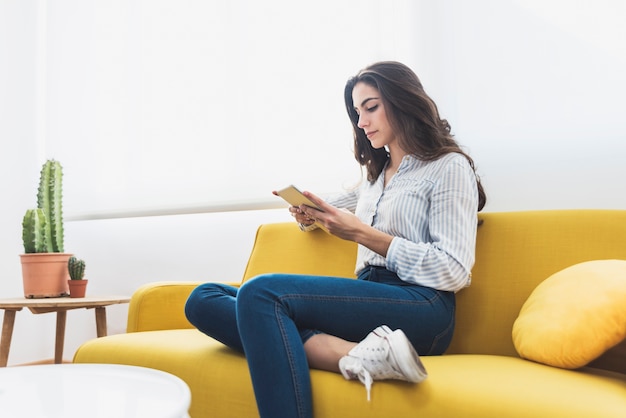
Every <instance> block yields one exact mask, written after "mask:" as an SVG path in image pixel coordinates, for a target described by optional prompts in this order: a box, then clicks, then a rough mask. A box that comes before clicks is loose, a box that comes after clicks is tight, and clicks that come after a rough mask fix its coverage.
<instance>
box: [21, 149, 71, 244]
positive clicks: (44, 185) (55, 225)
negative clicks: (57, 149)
mask: <svg viewBox="0 0 626 418" xmlns="http://www.w3.org/2000/svg"><path fill="white" fill-rule="evenodd" d="M62 192H63V171H62V167H61V164H60V163H59V162H58V161H55V160H48V161H46V162H45V163H44V165H43V167H42V169H41V177H40V179H39V190H38V192H37V208H38V210H41V212H39V211H38V210H36V209H29V210H27V211H26V215H25V216H24V221H23V223H22V226H23V231H22V238H23V240H24V251H25V252H26V253H62V252H63V251H64V248H63V206H62V197H63V195H62ZM42 213H43V217H44V218H45V219H44V220H43V221H42V220H41V219H40V218H41V214H42ZM33 228H38V229H37V230H34V229H33ZM42 243H43V245H41V244H42Z"/></svg>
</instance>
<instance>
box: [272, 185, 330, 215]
mask: <svg viewBox="0 0 626 418" xmlns="http://www.w3.org/2000/svg"><path fill="white" fill-rule="evenodd" d="M276 193H278V195H279V196H280V197H282V198H283V199H285V201H286V202H287V203H289V204H290V205H291V206H300V205H307V206H310V207H312V208H315V209H317V210H322V209H320V208H319V207H317V205H316V204H315V203H313V202H312V201H311V200H310V199H309V198H308V197H306V196H305V195H303V194H302V192H301V191H300V190H298V188H297V187H296V186H294V185H293V184H292V185H290V186H287V187H285V188H284V189H281V190H278V191H277V192H276ZM322 212H323V211H322Z"/></svg>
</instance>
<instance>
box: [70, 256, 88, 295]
mask: <svg viewBox="0 0 626 418" xmlns="http://www.w3.org/2000/svg"><path fill="white" fill-rule="evenodd" d="M67 271H68V272H69V274H70V280H68V281H67V284H68V285H69V287H70V297H71V298H84V297H85V293H86V290H87V280H86V279H84V277H85V261H84V260H81V259H78V258H76V257H74V256H71V257H70V258H69V259H68V260H67Z"/></svg>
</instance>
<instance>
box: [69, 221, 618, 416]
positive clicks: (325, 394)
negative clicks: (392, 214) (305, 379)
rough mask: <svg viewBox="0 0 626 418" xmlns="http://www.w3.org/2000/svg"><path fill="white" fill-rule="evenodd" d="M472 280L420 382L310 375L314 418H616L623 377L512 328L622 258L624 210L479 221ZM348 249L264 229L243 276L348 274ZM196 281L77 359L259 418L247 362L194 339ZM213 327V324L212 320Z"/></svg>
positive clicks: (169, 291) (225, 411) (315, 235)
mask: <svg viewBox="0 0 626 418" xmlns="http://www.w3.org/2000/svg"><path fill="white" fill-rule="evenodd" d="M480 219H481V220H482V221H483V222H482V225H481V226H480V227H479V232H478V241H477V254H476V255H477V259H476V265H475V267H474V270H473V284H472V285H471V286H470V287H469V288H467V289H464V290H462V291H461V292H459V293H458V294H457V328H456V331H455V335H454V338H453V341H452V344H451V346H450V348H449V350H448V351H447V352H446V354H445V355H443V356H433V357H423V362H424V364H425V366H426V368H427V370H428V372H429V377H428V379H426V380H425V381H424V382H422V383H420V384H410V383H405V382H399V381H381V382H375V383H374V385H373V388H372V399H371V401H370V402H368V401H367V400H366V396H365V390H364V388H363V386H362V385H361V384H360V383H358V382H357V381H346V380H344V378H343V377H342V376H341V375H339V374H334V373H329V372H323V371H319V370H312V371H311V379H312V386H313V397H314V410H315V416H316V417H318V418H345V417H360V418H361V417H394V418H402V417H446V418H455V417H480V418H487V417H494V418H503V417H523V418H528V417H533V418H536V417H550V418H554V417H567V418H573V417H585V418H589V417H594V418H598V417H622V418H623V417H624V416H626V374H622V373H617V372H615V371H608V370H602V369H598V368H591V367H584V368H581V369H576V370H566V369H561V368H556V367H552V366H547V365H544V364H540V363H536V362H532V361H529V360H525V359H522V358H520V357H519V356H518V354H517V352H516V349H515V346H514V344H513V342H512V337H511V332H512V326H513V323H514V321H515V319H516V318H517V316H518V314H519V311H520V308H521V306H522V305H523V304H524V302H525V301H526V299H527V298H528V296H529V295H530V294H531V292H532V291H533V289H534V288H535V287H536V286H537V285H538V284H539V283H540V282H542V281H543V280H544V279H546V278H547V277H549V276H550V275H552V274H553V273H555V272H557V271H560V270H562V269H564V268H565V267H568V266H571V265H573V264H576V263H580V262H583V261H587V260H598V259H621V260H626V211H619V210H554V211H527V212H502V213H484V214H480ZM355 254H356V246H355V245H354V244H353V243H350V242H347V241H342V240H339V239H337V238H334V237H332V236H330V235H328V234H326V233H325V232H324V231H321V230H317V231H313V232H309V233H303V232H301V231H299V230H298V228H297V227H296V225H295V223H277V224H267V225H261V226H260V227H259V229H258V231H257V236H256V240H255V244H254V247H253V250H252V253H251V255H250V259H249V261H248V265H247V268H246V270H245V274H244V278H243V280H246V279H248V278H250V277H254V276H255V275H258V274H261V273H265V272H291V273H303V274H307V273H315V274H328V275H337V276H344V277H354V274H353V266H354V259H355ZM197 284H198V283H190V282H165V283H164V282H159V283H153V284H149V285H145V286H143V287H141V288H140V289H138V290H137V291H136V293H135V294H134V295H133V296H132V300H131V302H130V308H129V309H130V311H129V316H128V329H127V331H128V332H127V333H126V334H119V335H111V336H108V337H103V338H98V339H94V340H91V341H88V342H86V343H85V344H83V345H82V346H81V347H79V349H78V350H77V352H76V354H75V357H74V362H77V363H119V364H130V365H138V366H144V367H151V368H155V369H160V370H164V371H166V372H169V373H172V374H175V375H177V376H179V377H180V378H182V379H183V380H184V381H186V382H187V383H188V384H189V386H190V388H191V393H192V404H191V409H190V411H189V413H190V415H191V417H193V418H200V417H219V418H228V417H233V418H245V417H257V416H258V413H257V411H256V407H255V401H254V394H253V391H252V386H251V382H250V377H249V374H248V370H247V367H246V361H245V358H244V357H243V356H242V355H240V354H238V353H236V352H234V351H232V350H230V349H228V348H226V347H225V346H223V345H221V344H220V343H218V342H216V341H214V340H212V339H211V338H209V337H207V336H205V335H203V334H201V333H199V332H198V331H196V330H195V329H193V328H192V327H191V325H190V324H189V323H188V322H187V320H186V319H185V316H184V313H183V305H184V303H185V301H186V298H187V296H188V294H189V293H190V292H191V290H192V289H193V288H194V287H195V286H196V285H197ZM216 320H219V319H218V318H216Z"/></svg>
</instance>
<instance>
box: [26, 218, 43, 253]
mask: <svg viewBox="0 0 626 418" xmlns="http://www.w3.org/2000/svg"><path fill="white" fill-rule="evenodd" d="M22 239H23V240H24V252H25V253H45V252H47V251H46V250H47V245H48V243H47V242H46V241H47V239H46V215H45V214H44V213H43V210H41V209H28V210H27V211H26V214H25V215H24V220H23V221H22Z"/></svg>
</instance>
